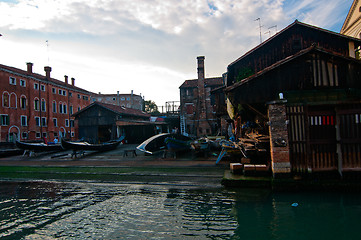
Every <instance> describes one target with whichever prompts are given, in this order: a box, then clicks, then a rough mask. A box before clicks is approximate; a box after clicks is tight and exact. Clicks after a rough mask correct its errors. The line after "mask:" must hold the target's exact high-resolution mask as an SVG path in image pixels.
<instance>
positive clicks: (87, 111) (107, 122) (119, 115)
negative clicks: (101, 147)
mask: <svg viewBox="0 0 361 240" xmlns="http://www.w3.org/2000/svg"><path fill="white" fill-rule="evenodd" d="M73 116H74V117H75V121H76V122H77V123H78V126H79V138H83V139H85V140H87V141H89V142H94V143H97V142H106V141H109V140H114V139H117V138H119V137H120V136H125V140H126V141H127V143H140V142H142V141H144V140H146V139H147V138H149V137H151V136H153V135H155V134H157V132H158V131H159V130H160V131H167V130H168V127H167V126H168V125H167V123H165V122H151V121H150V114H148V113H145V112H143V111H141V110H138V109H132V108H125V107H123V106H117V105H113V104H107V103H101V102H94V103H92V104H90V105H89V106H87V107H86V108H84V109H82V110H80V111H79V112H77V113H75V114H74V115H73Z"/></svg>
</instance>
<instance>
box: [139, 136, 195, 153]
mask: <svg viewBox="0 0 361 240" xmlns="http://www.w3.org/2000/svg"><path fill="white" fill-rule="evenodd" d="M166 138H176V139H180V140H190V138H189V137H187V136H183V135H179V134H173V133H161V134H157V135H154V136H152V137H150V138H148V139H147V140H145V141H144V142H143V143H141V144H140V145H139V146H138V147H137V149H138V150H139V151H142V152H145V153H148V154H155V153H157V152H159V151H163V150H166V149H167V145H166V143H165V140H166Z"/></svg>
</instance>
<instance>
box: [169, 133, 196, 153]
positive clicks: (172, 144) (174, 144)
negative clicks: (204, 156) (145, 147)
mask: <svg viewBox="0 0 361 240" xmlns="http://www.w3.org/2000/svg"><path fill="white" fill-rule="evenodd" d="M164 142H165V144H166V146H167V149H168V150H172V151H183V150H188V149H190V148H191V144H190V140H182V139H178V138H176V137H174V136H171V137H167V138H166V139H165V140H164Z"/></svg>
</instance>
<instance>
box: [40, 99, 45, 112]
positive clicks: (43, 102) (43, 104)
mask: <svg viewBox="0 0 361 240" xmlns="http://www.w3.org/2000/svg"><path fill="white" fill-rule="evenodd" d="M41 111H43V112H46V102H45V99H41Z"/></svg>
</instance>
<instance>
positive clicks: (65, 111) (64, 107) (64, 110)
mask: <svg viewBox="0 0 361 240" xmlns="http://www.w3.org/2000/svg"><path fill="white" fill-rule="evenodd" d="M67 109H68V108H67V106H66V104H65V103H64V105H63V113H67Z"/></svg>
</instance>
